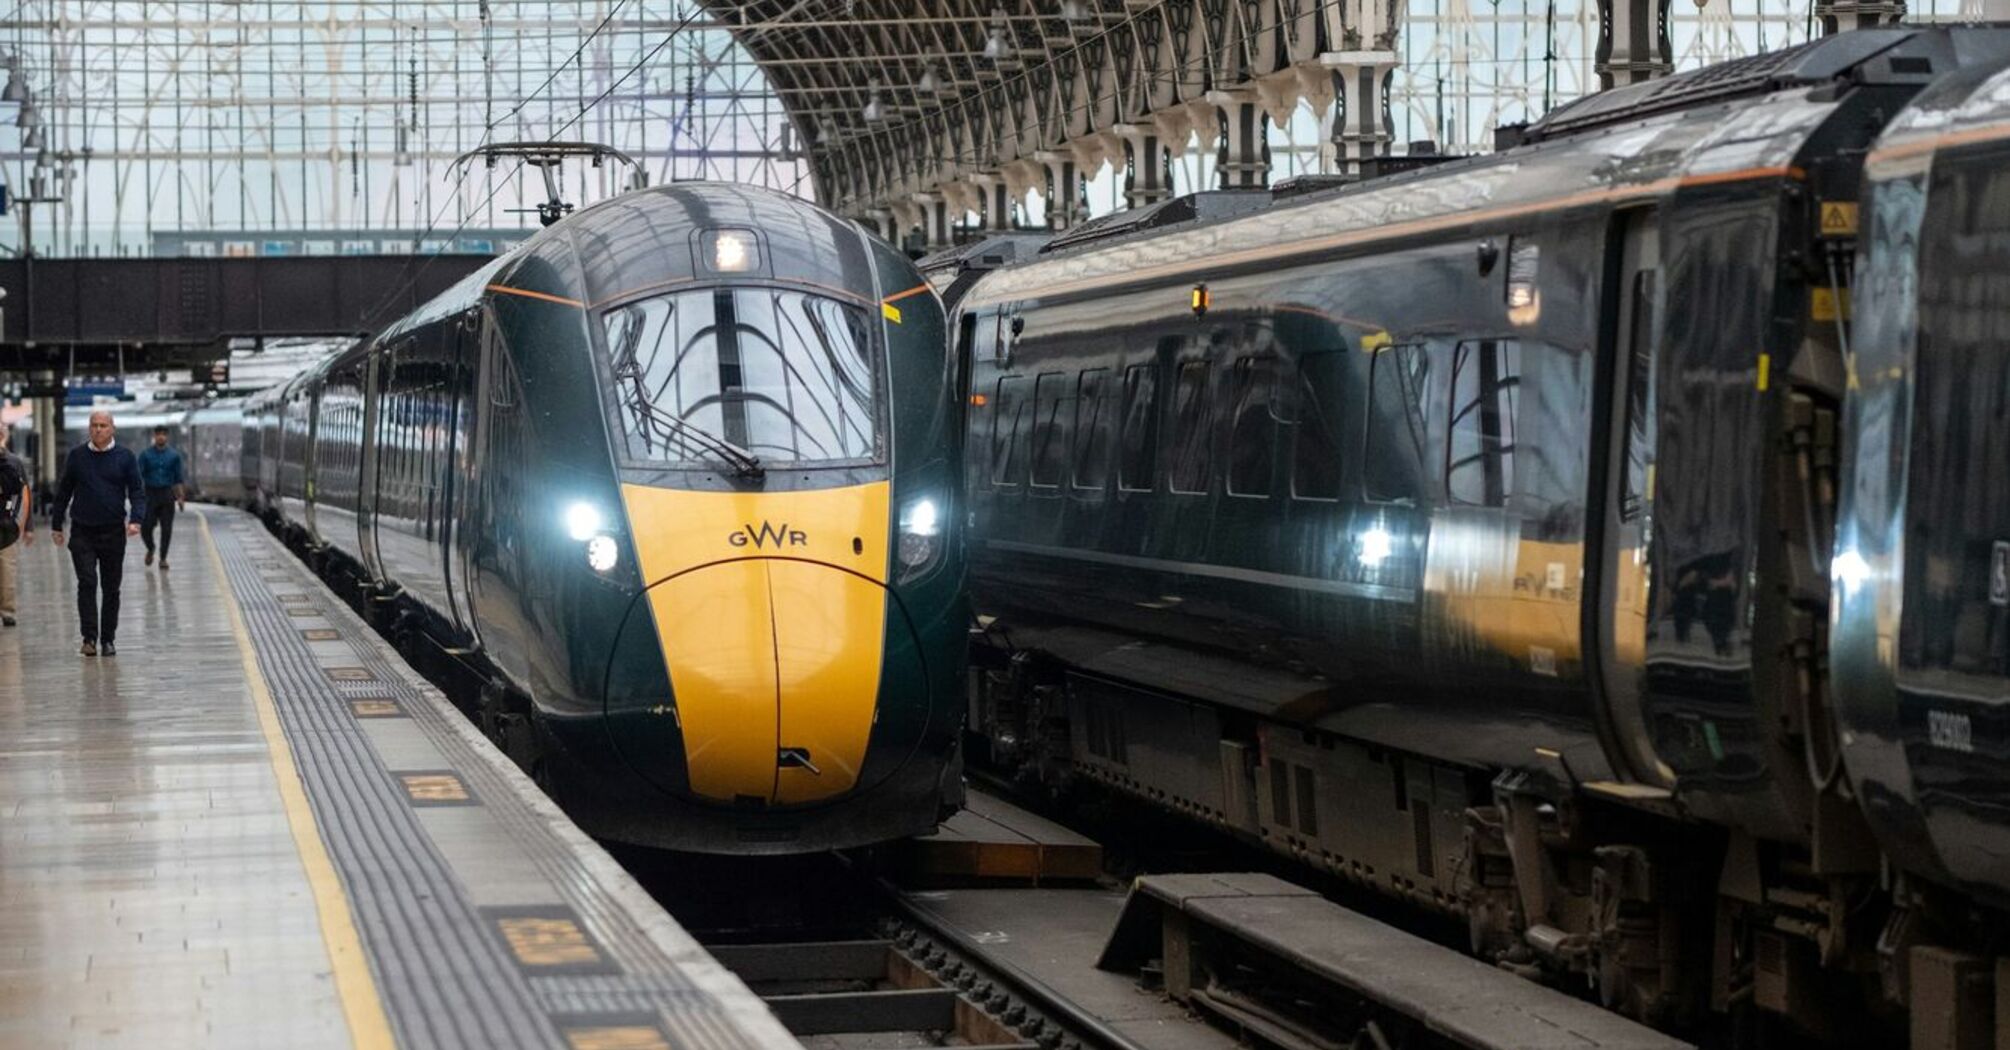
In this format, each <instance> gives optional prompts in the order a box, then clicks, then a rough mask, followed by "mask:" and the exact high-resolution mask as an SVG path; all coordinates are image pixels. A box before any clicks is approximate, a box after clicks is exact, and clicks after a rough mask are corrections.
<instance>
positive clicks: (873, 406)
mask: <svg viewBox="0 0 2010 1050" xmlns="http://www.w3.org/2000/svg"><path fill="white" fill-rule="evenodd" d="M601 321H602V324H603V326H604V331H605V334H606V337H607V349H608V353H609V355H610V356H611V358H612V361H613V369H614V380H615V385H616V388H617V389H616V398H615V400H616V401H617V404H618V408H617V410H616V415H617V416H618V417H619V418H620V420H621V424H622V427H623V430H624V438H625V440H626V445H627V458H628V459H630V460H631V461H637V462H644V463H655V464H664V465H670V466H707V467H709V466H714V465H717V464H719V463H721V462H724V463H725V464H726V465H728V466H730V467H734V468H737V469H739V470H741V471H743V472H745V471H754V470H763V469H767V468H772V467H815V466H851V465H863V464H870V463H878V462H880V461H882V459H883V458H884V435H883V434H882V433H881V430H882V423H881V416H882V413H881V411H880V405H879V401H880V382H879V378H878V377H879V361H878V353H879V351H878V349H877V345H876V341H875V340H874V339H873V337H872V330H871V327H870V326H869V324H868V318H867V315H866V312H865V311H864V310H862V309H860V308H858V307H857V306H854V305H851V304H849V303H845V302H840V301H839V300H836V299H832V298H828V297H826V296H820V295H813V294H809V293H806V292H800V291H794V290H790V289H782V288H762V287H748V286H739V287H729V288H710V289H704V290H699V291H689V292H676V293H672V294H668V295H660V296H655V297H653V298H649V299H641V300H637V301H635V302H630V303H624V304H622V305H620V306H617V307H614V308H613V309H610V310H608V311H607V312H606V313H604V314H603V315H602V318H601Z"/></svg>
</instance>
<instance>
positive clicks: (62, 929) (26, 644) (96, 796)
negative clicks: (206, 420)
mask: <svg viewBox="0 0 2010 1050" xmlns="http://www.w3.org/2000/svg"><path fill="white" fill-rule="evenodd" d="M41 539H42V542H40V543H38V544H37V545H36V546H33V547H28V548H24V549H23V550H21V551H20V552H19V553H18V554H17V556H16V557H17V560H18V561H19V564H20V568H21V573H22V577H23V579H22V580H21V581H20V599H19V601H20V606H21V612H20V618H21V623H20V626H18V627H15V628H12V629H7V630H0V1045H6V1046H21V1047H29V1046H40V1047H51V1046H65V1045H75V1046H135V1047H138V1046H149V1047H154V1046H172V1045H184V1046H194V1045H209V1044H213V1045H267V1046H299V1047H310V1046H345V1045H348V1043H349V1039H348V1032H347V1028H346V1027H345V1025H344V1023H343V1018H342V1011H341V1004H340V1002H339V1001H338V999H337V997H336V992H335V986H334V982H333V980H332V979H331V976H330V972H329V960H328V952H327V948H326V947H325V946H324V944H323V943H322V939H321V937H320V933H319V931H320V926H319V922H318V921H317V919H316V915H315V902H314V896H313V894H312V892H311V891H310V888H309V886H308V882H307V876H306V873H305V871H304V870H303V867H302V861H301V858H300V854H299V851H298V850H297V849H296V848H295V845H294V841H293V836H292V831H291V828H290V826H289V824H288V822H287V817H286V813H285V811H284V810H283V809H282V808H281V805H280V796H279V790H278V787H277V784H276V782H275V780H274V776H273V766H272V758H271V755H270V753H269V751H268V750H267V747H266V741H265V737H264V735H263V734H262V733H261V731H260V729H259V722H258V716H257V713H256V712H255V710H254V709H253V706H252V699H251V694H250V689H249V686H248V684H247V676H246V674H245V671H244V665H243V663H242V661H241V658H240V656H239V653H238V647H237V642H236V639H235V636H234V635H233V633H232V631H231V626H230V620H229V617H228V616H227V614H226V611H225V609H224V606H223V604H222V599H221V595H222V592H221V591H220V590H219V583H220V581H219V580H218V578H217V575H216V571H215V568H214V565H213V563H212V561H211V559H210V558H208V557H207V556H204V552H203V550H202V536H201V531H200V529H199V528H197V527H195V523H194V522H193V521H188V520H187V519H184V527H183V529H182V530H181V534H180V535H179V536H177V539H178V540H180V541H181V545H182V554H183V556H182V557H181V558H180V559H178V564H175V566H174V568H173V570H172V571H171V572H169V573H167V574H165V575H163V574H160V573H156V572H152V571H148V570H145V569H143V567H142V566H141V564H140V555H141V554H142V553H143V549H142V548H141V546H140V544H139V542H138V541H137V540H134V541H133V542H132V543H131V545H130V550H129V553H130V555H131V556H130V558H129V559H128V560H129V565H128V567H127V579H126V585H125V587H124V589H123V590H124V611H123V612H122V614H121V616H120V622H121V628H120V635H121V637H120V639H119V642H120V652H119V655H118V656H117V657H116V658H112V659H86V658H84V657H81V656H78V655H77V651H76V648H77V642H78V637H77V629H76V611H75V605H74V597H73V596H74V593H75V592H74V590H73V589H72V588H73V586H74V582H73V580H74V578H73V577H72V575H71V573H70V569H69V565H68V557H67V556H66V555H65V554H63V552H61V551H60V550H57V549H55V548H54V547H52V546H51V545H50V544H49V543H48V542H47V538H46V533H45V534H44V535H43V536H42V537H41Z"/></svg>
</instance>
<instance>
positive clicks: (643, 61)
mask: <svg viewBox="0 0 2010 1050" xmlns="http://www.w3.org/2000/svg"><path fill="white" fill-rule="evenodd" d="M622 2H623V3H625V2H626V0H622ZM687 2H688V0H687ZM701 13H702V12H701V9H700V8H699V7H698V5H697V4H696V3H692V4H691V6H690V8H689V9H688V10H687V11H686V12H685V14H684V16H683V17H682V18H680V19H678V20H677V23H676V24H675V25H673V26H671V27H670V29H669V30H668V31H666V32H665V33H664V34H663V39H662V40H660V41H658V42H657V44H656V46H654V47H652V48H650V49H649V50H648V51H646V52H644V53H643V55H642V57H641V58H638V59H636V60H635V62H634V63H633V64H632V65H630V66H629V67H628V69H627V71H625V72H623V73H622V74H621V75H620V76H618V77H615V78H614V79H613V80H611V81H609V82H608V85H607V87H606V88H605V89H604V90H602V91H601V92H600V94H598V95H596V96H594V98H593V100H592V101H590V102H587V103H586V104H585V105H582V106H580V107H579V111H578V112H576V113H574V114H573V115H572V116H571V117H570V118H568V119H567V120H566V122H565V123H563V124H561V125H559V126H558V127H556V128H553V129H552V130H551V132H550V133H549V134H547V135H546V136H545V138H544V141H545V142H547V143H550V142H556V141H558V137H559V136H560V135H563V134H564V133H565V132H567V131H569V130H571V129H572V127H573V126H574V125H576V124H578V123H579V122H580V121H581V120H583V119H585V117H586V115H587V114H588V113H589V112H591V111H592V110H593V108H594V107H595V106H598V105H600V104H601V103H602V102H605V101H606V100H607V99H608V98H609V97H610V96H611V95H613V94H614V92H615V91H617V90H619V89H620V87H621V85H622V84H625V83H627V81H628V78H629V77H632V76H634V75H635V74H636V73H637V72H639V71H641V69H642V67H644V66H646V65H648V64H649V63H650V62H652V61H654V60H655V58H656V56H657V55H658V54H660V53H661V52H662V51H663V49H664V48H665V47H668V46H669V45H670V44H671V42H673V41H675V40H676V39H677V37H678V35H679V34H681V33H682V32H683V31H684V30H685V29H686V28H688V27H689V26H690V24H691V23H692V22H693V21H694V20H696V19H697V17H698V16H699V14H701ZM611 20H612V12H610V14H609V17H608V18H603V19H601V22H600V25H599V26H596V27H595V28H594V30H593V33H590V34H588V38H587V39H586V40H583V41H581V42H580V46H579V50H578V51H575V52H574V55H575V57H577V55H579V54H581V53H583V52H584V51H585V49H586V45H587V44H588V43H591V40H592V36H593V34H597V33H599V32H600V31H601V29H604V28H605V27H606V26H607V24H608V22H609V21H611ZM568 61H569V60H568ZM561 68H563V65H562V64H561ZM556 78H557V74H556V72H554V74H553V76H552V77H551V78H548V79H547V80H546V81H545V84H544V85H542V86H540V87H539V88H538V91H542V90H543V89H544V87H545V86H549V85H550V84H551V83H552V81H553V80H555V79H556ZM536 94H537V92H532V93H531V95H529V96H526V97H525V98H524V99H523V100H522V101H521V102H519V103H518V105H517V106H516V108H515V109H513V110H512V112H513V113H514V112H517V111H520V110H521V109H522V108H523V106H525V105H528V104H529V103H530V102H531V100H532V99H533V98H535V96H536ZM508 118H509V115H508V114H505V115H504V117H503V118H502V119H503V120H507V119H508ZM498 123H500V121H498ZM493 131H494V126H493V125H492V126H491V127H490V128H489V131H488V132H485V133H484V141H483V142H482V143H481V144H479V145H477V146H476V147H475V148H476V149H480V148H481V146H482V145H486V144H487V141H486V140H487V135H488V134H489V133H491V132H493ZM525 166H526V165H525V162H524V161H521V160H519V161H517V164H516V167H515V168H514V169H512V170H511V171H510V174H509V176H508V177H507V178H505V179H504V180H502V181H503V183H508V182H509V181H511V180H513V179H515V178H516V177H517V176H518V175H520V174H522V172H523V169H524V167H525ZM473 170H474V166H473V163H472V162H469V163H465V164H463V165H461V172H460V175H459V177H458V178H456V179H455V180H454V185H453V187H452V188H450V189H449V190H448V192H447V200H448V202H449V203H451V202H453V201H456V200H458V199H459V196H460V188H461V186H462V185H464V184H465V183H466V182H467V179H468V175H469V174H470V173H471V172H472V171H473ZM501 189H502V187H501V185H498V184H491V186H490V188H489V191H488V193H487V194H486V195H485V196H484V197H483V198H482V200H481V201H480V202H479V203H478V204H476V205H475V206H474V207H472V208H468V209H465V214H464V215H463V217H462V218H461V221H460V223H459V224H458V225H456V226H455V227H454V229H453V230H452V231H451V232H449V233H448V234H447V235H446V237H445V238H444V240H447V241H452V240H455V239H457V238H459V236H460V235H461V232H462V231H463V230H466V229H467V227H468V223H469V222H470V221H471V220H472V219H473V218H474V216H475V214H477V213H478V212H480V211H481V210H482V208H484V207H486V206H487V205H488V204H489V203H491V202H492V201H494V199H495V197H496V195H497V194H498V193H499V192H501ZM446 212H447V208H446V207H445V206H442V207H441V208H440V209H439V210H437V211H436V212H434V214H433V217H432V220H431V221H430V222H428V223H427V224H426V228H425V229H424V230H422V231H420V233H419V235H418V236H417V237H415V238H413V249H414V251H415V252H416V251H417V250H418V248H419V246H420V245H422V244H424V243H425V241H426V240H427V238H429V237H430V236H431V235H432V234H433V232H434V231H435V230H436V229H438V228H439V224H440V220H441V218H443V217H444V216H445V215H446ZM438 257H439V253H437V252H435V253H432V254H430V255H427V256H426V257H425V258H424V259H423V260H422V261H420V262H419V263H418V269H416V270H412V272H411V276H410V277H409V278H407V277H405V276H403V275H402V274H401V275H400V277H399V278H398V279H397V280H396V281H393V282H392V287H391V288H390V289H389V290H388V291H386V292H385V294H384V298H383V299H382V300H380V301H379V302H378V303H377V305H376V306H374V307H372V308H371V310H370V312H369V313H368V314H366V315H364V316H365V318H366V319H372V320H374V319H375V318H377V317H378V316H380V315H381V314H382V313H383V311H384V307H385V306H387V305H389V304H390V302H391V301H392V300H393V299H395V298H396V297H397V295H398V294H399V292H400V291H402V290H403V289H404V288H405V287H406V286H409V285H411V284H415V283H417V282H418V279H419V278H420V277H422V276H424V274H425V272H426V270H427V268H428V267H430V266H431V265H432V263H433V260H434V259H436V258H438ZM411 266H412V263H411V262H410V261H407V262H406V264H405V268H406V269H410V268H411Z"/></svg>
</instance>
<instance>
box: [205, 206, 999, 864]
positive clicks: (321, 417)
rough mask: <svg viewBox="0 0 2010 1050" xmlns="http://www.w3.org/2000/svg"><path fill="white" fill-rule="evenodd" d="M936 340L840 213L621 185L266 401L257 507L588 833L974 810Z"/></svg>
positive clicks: (672, 831) (821, 825)
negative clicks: (965, 757)
mask: <svg viewBox="0 0 2010 1050" xmlns="http://www.w3.org/2000/svg"><path fill="white" fill-rule="evenodd" d="M946 346H947V338H946V335H945V322H944V314H943V308H942V305H941V302H940V300H939V299H938V298H937V296H936V295H935V294H934V292H933V291H931V290H930V289H929V288H928V286H927V285H926V284H925V283H924V282H923V280H922V278H921V276H920V274H919V273H918V272H917V271H916V270H915V268H914V266H913V264H912V263H911V262H910V261H909V260H908V259H907V258H906V257H905V256H903V255H901V254H900V253H899V252H898V251H896V250H895V249H893V248H892V247H891V246H889V245H888V244H886V243H885V242H883V241H881V240H879V239H877V238H876V237H873V236H871V235H870V234H868V233H866V232H865V231H864V230H863V229H862V228H861V227H860V226H859V225H858V224H856V223H854V222H851V221H848V220H844V219H840V218H838V217H836V216H834V215H832V214H831V213H829V212H827V211H824V210H823V209H821V208H818V207H817V206H815V205H813V204H811V203H808V202H806V201H802V200H798V199H796V198H792V197H788V196H784V195H782V194H778V193H775V192H772V191H768V190H763V189H758V188H754V187H747V186H738V185H728V184H721V183H706V182H680V183H676V184H672V185H666V186H659V187H655V188H650V189H644V190H638V191H635V192H631V193H628V194H625V195H622V196H619V197H616V198H612V199H609V200H607V201H603V202H601V203H598V204H596V205H594V206H592V207H590V208H585V209H582V210H581V211H579V212H578V213H577V214H574V215H571V216H569V217H567V218H566V219H565V220H564V221H563V222H560V223H558V224H557V225H555V226H553V227H550V228H548V229H546V230H543V231H542V232H540V233H539V234H538V235H536V236H534V237H532V238H531V239H529V240H528V241H526V242H525V243H524V244H523V245H522V246H520V247H518V248H517V249H515V250H513V251H512V252H511V253H509V254H508V255H505V256H503V257H502V258H500V259H498V260H497V261H496V262H494V263H493V264H491V265H489V266H487V267H485V268H483V269H482V270H480V271H478V272H476V273H475V274H473V275H471V276H470V277H468V278H467V279H466V280H464V281H462V282H460V283H459V284H458V285H456V286H455V287H454V288H452V289H450V290H449V291H447V292H445V293H443V294H442V295H440V296H439V297H437V298H435V299H433V300H431V301H430V302H428V303H426V304H425V305H423V306H421V307H420V308H418V309H417V310H416V311H415V312H413V313H412V314H411V315H409V316H407V317H405V318H403V319H401V320H399V321H397V322H395V323H393V324H391V325H389V326H388V327H387V328H385V329H384V330H383V331H382V332H380V333H378V334H377V335H375V336H374V337H372V338H370V339H368V340H366V341H363V342H360V343H358V344H356V345H355V346H353V347H351V348H348V349H346V350H344V351H342V352H340V353H337V354H335V355H333V356H332V357H330V358H329V359H327V360H326V361H325V362H323V363H321V364H319V365H317V366H316V367H313V368H311V369H309V370H308V371H306V372H305V373H303V374H302V375H300V376H297V377H296V378H294V379H293V380H291V381H290V382H288V383H286V384H284V385H283V386H281V387H278V388H274V389H272V390H268V391H266V392H264V393H261V394H259V395H256V396H254V397H252V398H250V399H249V400H248V401H247V403H246V404H245V406H244V413H243V438H242V441H241V448H242V463H241V469H242V477H243V484H244V486H245V488H246V490H247V492H248V494H249V500H250V502H251V504H252V506H253V507H254V508H255V509H256V510H257V511H258V512H259V513H261V514H263V515H265V516H266V517H267V518H268V519H269V520H270V521H271V522H272V523H273V525H274V527H275V528H277V529H278V530H280V532H281V533H282V534H283V535H284V536H286V537H287V538H288V539H289V540H290V541H291V542H292V543H293V544H294V545H295V546H296V548H297V549H298V550H299V551H300V552H301V553H302V554H303V555H304V556H306V557H307V558H308V559H309V560H310V562H311V563H312V564H314V565H315V566H316V567H317V568H318V569H319V570H321V572H322V573H323V575H324V576H325V577H327V578H328V579H330V580H331V581H332V582H333V583H335V584H336V586H337V588H338V590H339V591H341V592H342V593H344V594H346V595H348V596H349V597H350V599H351V600H352V601H353V602H355V603H356V605H357V607H358V608H359V609H361V610H364V611H365V612H366V613H368V614H369V615H370V617H371V618H372V620H373V621H374V622H376V623H377V624H378V625H379V626H381V627H382V628H383V629H384V630H385V631H386V632H388V633H389V634H390V635H391V636H392V637H393V638H394V639H396V640H397V641H398V642H399V643H400V645H401V647H402V648H404V649H405V650H406V651H407V652H408V653H411V654H413V655H414V657H415V659H416V660H418V661H419V662H420V663H421V664H422V666H425V667H426V668H428V669H429V670H431V671H433V672H435V675H436V677H441V678H444V679H445V680H447V681H449V682H461V683H465V687H464V688H463V687H459V686H457V687H456V688H454V689H453V690H451V693H450V695H454V696H455V697H456V698H457V700H458V701H459V702H461V703H463V705H464V706H465V707H466V709H467V710H468V713H469V714H470V715H471V716H472V717H473V718H474V719H475V721H476V722H477V723H478V724H479V725H481V726H482V728H483V729H484V730H485V731H486V732H487V733H488V734H489V735H490V736H491V737H492V738H493V739H494V740H495V741H496V743H497V744H498V745H499V746H500V747H501V748H502V750H504V751H505V752H506V753H508V754H509V755H510V756H511V757H512V758H514V759H515V760H516V761H517V762H518V763H519V764H520V765H522V766H523V768H525V769H526V770H528V771H530V772H531V773H532V774H533V776H534V777H535V778H536V779H537V780H538V781H539V782H540V783H541V784H542V785H543V786H544V787H545V789H546V790H547V791H548V792H549V793H550V794H551V795H552V797H553V798H554V799H555V800H557V801H558V802H559V803H560V804H561V805H562V806H563V807H564V808H565V809H566V811H567V812H568V813H569V814H570V815H571V816H572V817H573V819H574V820H575V821H577V822H578V823H579V824H580V826H581V827H583V828H584V829H585V830H587V831H588V832H589V833H591V834H593V835H595V836H597V837H599V838H602V839H605V840H609V841H613V842H618V843H626V844H632V845H637V846H644V847H652V848H667V849H674V850H681V851H691V852H706V853H735V854H776V853H796V852H806V851H814V850H827V849H835V848H842V847H849V846H858V845H866V844H872V843H878V842H883V841H886V840H890V839H896V838H900V837H904V836H909V835H914V834H920V833H925V832H928V831H931V830H933V829H934V828H935V827H936V826H937V824H938V822H939V821H940V820H941V819H943V818H944V817H945V816H946V815H947V814H948V813H950V812H953V810H954V809H955V808H956V807H957V806H958V805H959V804H960V800H961V797H962V795H961V792H962V777H961V775H960V765H959V762H960V752H959V751H958V744H959V743H960V728H961V716H962V713H963V706H964V703H965V695H966V688H965V685H964V682H965V654H966V652H967V642H966V636H967V626H968V622H969V612H968V609H967V605H966V599H965V597H964V592H965V587H964V569H963V549H962V538H961V532H962V529H961V519H962V499H963V497H962V482H961V473H960V472H961V450H960V429H959V423H960V419H961V417H960V414H959V412H958V408H959V405H958V400H957V399H958V393H957V391H958V389H959V388H958V386H957V376H956V371H955V368H954V365H953V362H952V361H951V360H950V359H949V357H948V355H947V353H946V349H945V348H946Z"/></svg>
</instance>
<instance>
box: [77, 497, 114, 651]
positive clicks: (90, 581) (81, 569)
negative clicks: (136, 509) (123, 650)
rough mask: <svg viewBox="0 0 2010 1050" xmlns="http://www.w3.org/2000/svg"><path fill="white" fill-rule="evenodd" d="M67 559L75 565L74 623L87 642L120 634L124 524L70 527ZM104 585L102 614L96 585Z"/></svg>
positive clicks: (112, 638) (110, 638)
mask: <svg viewBox="0 0 2010 1050" xmlns="http://www.w3.org/2000/svg"><path fill="white" fill-rule="evenodd" d="M69 540H70V563H71V564H73V565H75V566H76V567H77V623H78V625H79V626H81V627H82V628H83V635H84V640H85V641H87V642H98V641H104V642H110V641H115V640H117V638H118V634H119V581H120V580H122V579H124V578H125V575H126V527H125V525H124V524H123V523H121V524H118V525H76V524H72V526H71V528H70V536H69ZM100 586H102V587H103V588H104V605H103V610H104V611H103V614H102V616H100V613H99V595H98V589H99V587H100Z"/></svg>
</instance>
